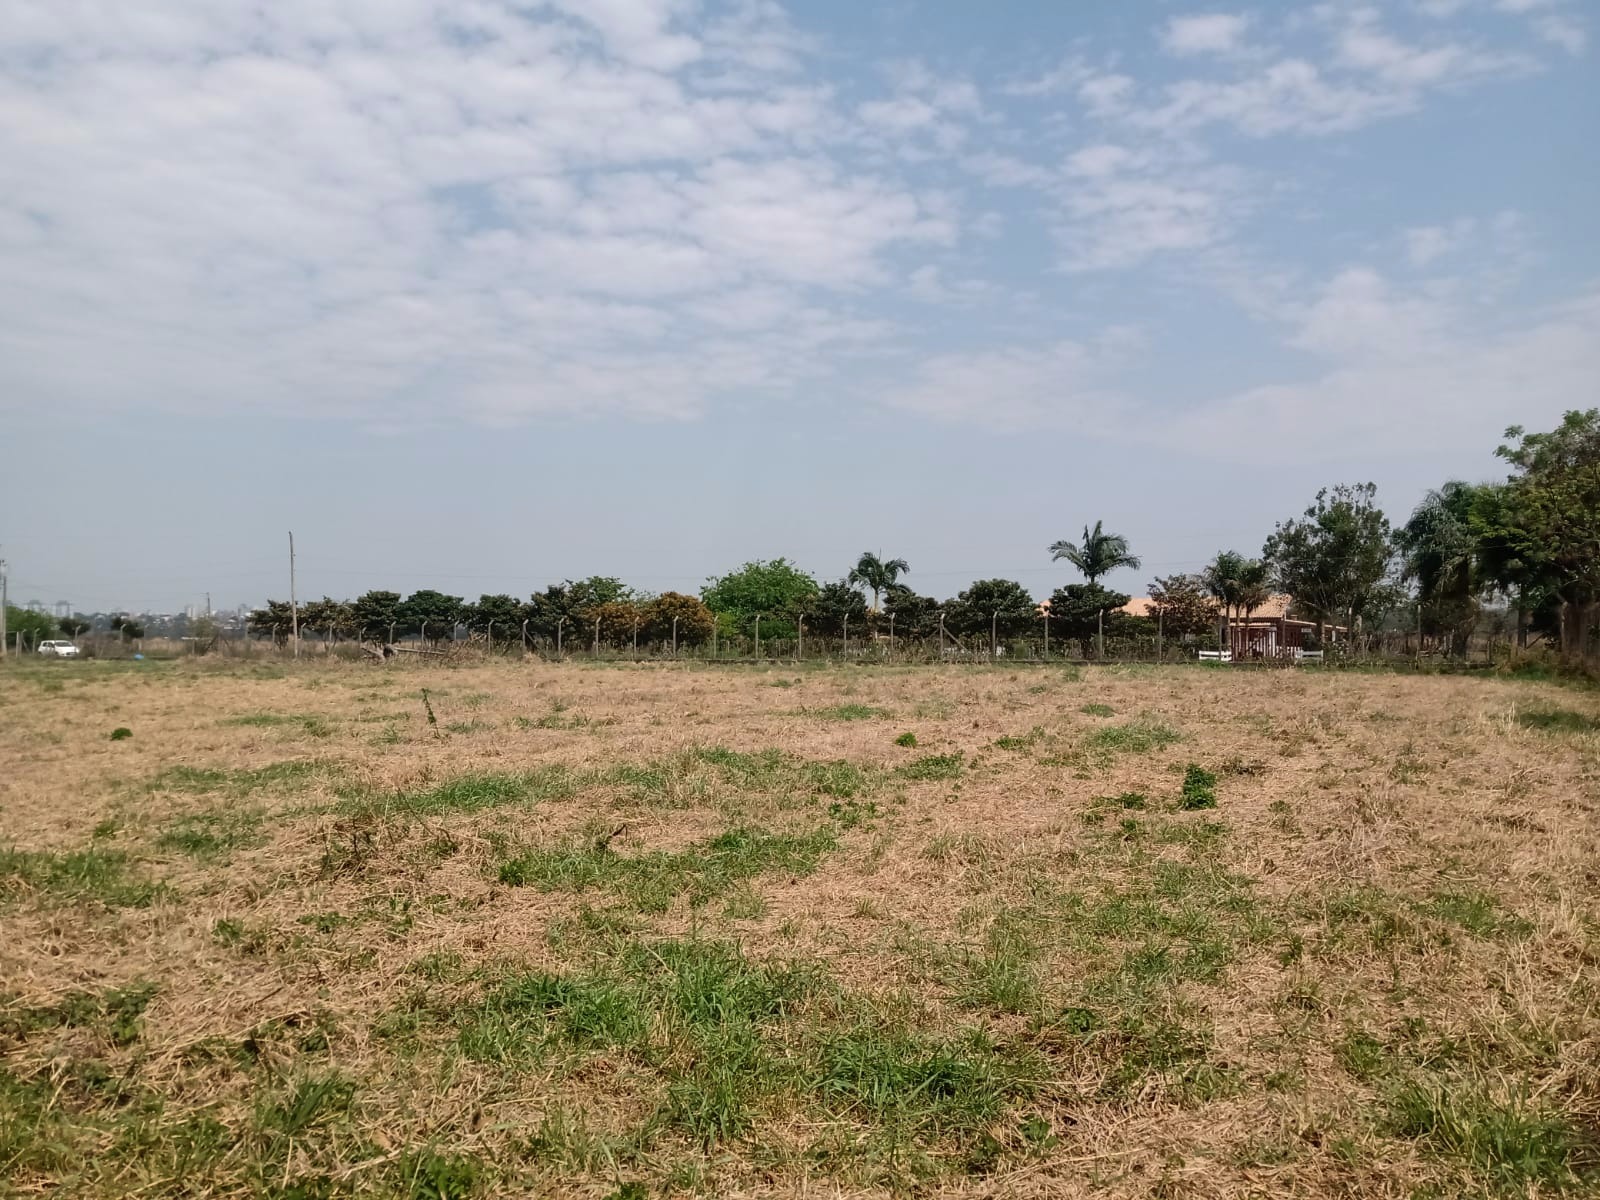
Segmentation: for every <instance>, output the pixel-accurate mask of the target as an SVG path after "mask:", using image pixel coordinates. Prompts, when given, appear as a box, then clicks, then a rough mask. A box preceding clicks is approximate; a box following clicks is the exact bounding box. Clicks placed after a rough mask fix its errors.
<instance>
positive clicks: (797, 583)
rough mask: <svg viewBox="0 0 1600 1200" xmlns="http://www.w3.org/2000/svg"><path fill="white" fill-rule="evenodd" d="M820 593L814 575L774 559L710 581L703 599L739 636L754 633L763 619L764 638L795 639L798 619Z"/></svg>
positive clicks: (702, 592)
mask: <svg viewBox="0 0 1600 1200" xmlns="http://www.w3.org/2000/svg"><path fill="white" fill-rule="evenodd" d="M817 592H818V588H817V581H816V580H815V579H813V578H812V577H811V576H810V575H808V574H806V573H805V572H804V571H802V570H801V569H800V568H799V567H797V566H795V565H794V564H793V563H791V562H790V561H789V560H788V559H786V558H774V559H770V560H767V561H759V560H758V561H756V562H748V563H745V564H744V566H742V567H740V568H739V569H738V570H737V571H730V572H728V574H726V575H722V576H719V577H716V578H712V579H708V580H707V581H706V585H705V587H703V588H701V589H700V598H701V599H702V600H704V601H705V604H706V607H707V608H709V609H710V610H711V611H712V612H714V613H715V614H717V617H718V618H719V619H726V620H727V622H728V625H729V627H730V628H731V629H732V630H734V631H735V632H737V633H741V634H746V635H748V634H750V633H751V632H752V631H753V630H754V628H755V620H756V618H757V617H758V616H759V617H760V618H761V628H762V633H763V636H769V635H770V636H772V637H792V636H793V635H794V632H795V621H796V619H797V618H798V617H799V616H801V615H802V614H803V613H806V612H808V611H809V610H810V609H811V608H812V607H813V606H814V605H815V602H816V599H817Z"/></svg>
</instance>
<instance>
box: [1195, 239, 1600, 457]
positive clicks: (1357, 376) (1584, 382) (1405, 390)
mask: <svg viewBox="0 0 1600 1200" xmlns="http://www.w3.org/2000/svg"><path fill="white" fill-rule="evenodd" d="M1290 340H1291V341H1292V342H1293V343H1294V344H1296V345H1299V346H1301V347H1303V348H1306V349H1308V350H1311V351H1313V352H1314V353H1316V354H1317V355H1318V356H1319V357H1321V358H1324V359H1325V360H1326V361H1327V365H1326V367H1325V369H1324V370H1322V371H1321V372H1320V373H1317V374H1313V375H1312V376H1310V377H1308V378H1305V379H1301V380H1296V381H1287V382H1282V383H1275V384H1270V385H1266V386H1262V387H1255V388H1250V389H1248V390H1245V391H1242V392H1240V393H1238V394H1236V395H1233V396H1227V397H1223V398H1221V399H1219V400H1218V401H1216V402H1214V403H1211V404H1208V405H1205V406H1204V407H1203V408H1201V409H1199V410H1197V411H1195V412H1193V413H1191V414H1190V415H1189V416H1188V417H1187V418H1186V419H1184V420H1181V421H1179V422H1176V423H1175V424H1174V425H1172V426H1171V427H1170V428H1169V429H1168V430H1167V432H1166V440H1167V441H1169V442H1171V443H1172V444H1174V445H1183V446H1188V447H1196V448H1206V449H1210V450H1212V451H1214V452H1217V453H1224V454H1226V453H1232V452H1237V451H1238V450H1240V449H1241V448H1242V445H1244V444H1248V445H1251V446H1259V445H1272V446H1278V447H1282V448H1283V452H1284V453H1285V454H1287V455H1290V456H1293V457H1295V458H1312V457H1319V456H1329V457H1332V456H1337V455H1340V454H1360V455H1362V456H1366V457H1371V456H1377V455H1403V454H1409V453H1412V452H1414V450H1415V448H1416V447H1418V446H1427V447H1428V448H1429V449H1430V450H1431V451H1434V452H1440V451H1444V452H1469V451H1470V450H1472V449H1473V448H1475V447H1481V446H1484V445H1490V444H1493V442H1494V439H1495V438H1496V437H1498V436H1499V434H1500V432H1501V430H1503V429H1504V428H1505V426H1506V425H1508V424H1512V423H1517V422H1520V423H1531V424H1539V423H1547V422H1549V421H1552V420H1554V419H1556V418H1557V417H1558V416H1559V414H1560V413H1561V412H1563V411H1565V410H1566V409H1570V408H1579V407H1583V406H1585V405H1588V404H1592V403H1593V395H1594V380H1595V379H1596V378H1600V290H1596V291H1590V292H1587V293H1585V294H1583V295H1580V296H1579V297H1578V298H1577V299H1575V300H1573V301H1571V302H1569V303H1566V304H1561V305H1556V306H1553V307H1550V308H1548V309H1545V310H1542V311H1538V312H1535V313H1531V314H1528V315H1527V316H1526V317H1525V318H1524V320H1522V321H1521V322H1518V323H1516V324H1512V325H1510V326H1507V327H1503V328H1499V329H1485V328H1482V327H1481V326H1480V322H1479V321H1478V320H1476V319H1474V317H1473V315H1472V314H1470V313H1467V312H1464V311H1462V310H1460V309H1457V308H1454V307H1452V306H1450V305H1448V304H1445V303H1442V302H1439V301H1434V300H1430V299H1428V298H1426V297H1424V296H1421V295H1415V294H1413V295H1407V294H1402V293H1397V292H1396V291H1394V290H1393V289H1392V288H1391V287H1390V286H1389V285H1388V284H1387V283H1386V282H1385V281H1384V280H1382V279H1381V278H1380V277H1378V276H1377V275H1376V274H1375V273H1372V272H1370V271H1366V270H1353V271H1347V272H1344V273H1341V275H1339V276H1338V277H1336V278H1335V279H1334V280H1333V281H1331V282H1330V283H1329V285H1328V287H1327V290H1326V292H1325V294H1324V295H1323V296H1322V297H1321V298H1319V299H1318V300H1317V301H1316V302H1315V303H1313V304H1312V305H1311V306H1309V308H1308V309H1307V310H1306V311H1305V314H1304V316H1303V319H1302V321H1301V324H1300V327H1299V328H1298V329H1297V330H1296V331H1295V332H1294V333H1293V334H1291V338H1290ZM1218 430H1246V431H1248V436H1247V437H1246V438H1244V439H1242V441H1235V443H1234V444H1233V445H1232V446H1230V444H1229V443H1230V440H1231V437H1230V435H1226V434H1219V433H1218V432H1217V431H1218Z"/></svg>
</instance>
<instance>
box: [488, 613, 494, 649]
mask: <svg viewBox="0 0 1600 1200" xmlns="http://www.w3.org/2000/svg"><path fill="white" fill-rule="evenodd" d="M489 657H490V658H493V657H494V622H493V621H490V622H489Z"/></svg>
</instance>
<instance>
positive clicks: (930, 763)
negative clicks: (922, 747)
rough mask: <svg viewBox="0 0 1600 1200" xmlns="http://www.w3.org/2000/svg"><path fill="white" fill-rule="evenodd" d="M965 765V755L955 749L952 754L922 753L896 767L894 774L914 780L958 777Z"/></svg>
mask: <svg viewBox="0 0 1600 1200" xmlns="http://www.w3.org/2000/svg"><path fill="white" fill-rule="evenodd" d="M965 766H966V756H965V755H963V754H962V753H961V751H959V750H957V751H956V752H955V753H954V754H924V755H923V756H922V757H921V758H918V759H913V760H912V761H911V762H908V763H906V765H905V766H903V767H896V768H895V774H897V775H899V776H901V777H902V778H904V779H916V780H931V779H958V778H960V776H961V771H962V768H964V767H965Z"/></svg>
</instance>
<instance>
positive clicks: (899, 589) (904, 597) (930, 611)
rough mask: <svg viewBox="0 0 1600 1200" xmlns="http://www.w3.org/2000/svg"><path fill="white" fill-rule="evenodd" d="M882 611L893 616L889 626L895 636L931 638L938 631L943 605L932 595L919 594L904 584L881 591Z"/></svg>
mask: <svg viewBox="0 0 1600 1200" xmlns="http://www.w3.org/2000/svg"><path fill="white" fill-rule="evenodd" d="M883 611H884V614H885V615H886V616H889V617H891V618H893V620H892V623H891V624H890V628H891V629H893V630H894V635H895V637H897V638H903V637H904V638H931V637H932V636H933V635H934V634H936V633H937V632H938V631H939V614H940V613H941V612H942V611H943V606H942V605H941V604H940V603H939V602H938V601H937V600H935V599H934V598H933V597H932V596H919V595H917V593H916V592H914V591H912V590H911V589H910V588H908V587H906V586H905V585H904V584H899V583H897V584H895V585H893V586H892V587H890V588H888V589H887V590H886V591H885V592H884V593H883Z"/></svg>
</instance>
